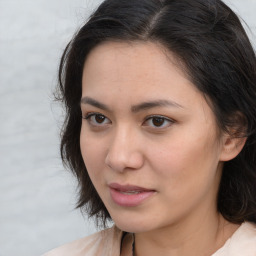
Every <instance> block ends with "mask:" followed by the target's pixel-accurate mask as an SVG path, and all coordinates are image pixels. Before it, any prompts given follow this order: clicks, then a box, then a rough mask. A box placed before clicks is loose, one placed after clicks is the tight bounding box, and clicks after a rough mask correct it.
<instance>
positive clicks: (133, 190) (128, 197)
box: [109, 183, 156, 207]
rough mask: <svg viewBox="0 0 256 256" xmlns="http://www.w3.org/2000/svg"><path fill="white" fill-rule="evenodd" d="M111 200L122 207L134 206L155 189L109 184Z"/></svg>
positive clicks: (151, 194) (150, 194) (149, 195)
mask: <svg viewBox="0 0 256 256" xmlns="http://www.w3.org/2000/svg"><path fill="white" fill-rule="evenodd" d="M109 188H110V195H111V198H112V200H113V202H114V203H115V204H117V205H119V206H123V207H135V206H138V205H140V204H142V203H143V202H144V201H145V200H146V199H148V198H150V197H151V196H153V195H154V194H155V193H156V191H155V190H152V189H147V188H143V187H138V186H133V185H120V184H117V183H111V184H109Z"/></svg>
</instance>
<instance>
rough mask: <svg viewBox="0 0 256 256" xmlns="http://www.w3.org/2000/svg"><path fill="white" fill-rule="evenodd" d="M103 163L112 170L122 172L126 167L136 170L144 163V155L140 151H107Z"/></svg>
mask: <svg viewBox="0 0 256 256" xmlns="http://www.w3.org/2000/svg"><path fill="white" fill-rule="evenodd" d="M105 164H106V165H107V166H108V167H109V168H111V169H112V170H114V171H118V172H123V171H124V170H126V169H130V170H137V169H140V168H141V167H142V166H143V164H144V157H143V155H142V154H141V153H140V152H136V151H133V152H127V151H125V152H121V151H118V152H116V153H114V152H109V153H108V154H107V156H106V159H105Z"/></svg>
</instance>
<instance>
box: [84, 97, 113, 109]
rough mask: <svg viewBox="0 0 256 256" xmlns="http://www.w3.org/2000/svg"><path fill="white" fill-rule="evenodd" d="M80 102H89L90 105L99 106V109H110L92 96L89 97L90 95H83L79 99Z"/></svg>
mask: <svg viewBox="0 0 256 256" xmlns="http://www.w3.org/2000/svg"><path fill="white" fill-rule="evenodd" d="M81 103H82V104H89V105H92V106H94V107H96V108H100V109H103V110H106V111H110V109H109V108H108V107H107V105H105V104H103V103H100V102H99V101H97V100H94V99H93V98H90V97H83V98H82V99H81Z"/></svg>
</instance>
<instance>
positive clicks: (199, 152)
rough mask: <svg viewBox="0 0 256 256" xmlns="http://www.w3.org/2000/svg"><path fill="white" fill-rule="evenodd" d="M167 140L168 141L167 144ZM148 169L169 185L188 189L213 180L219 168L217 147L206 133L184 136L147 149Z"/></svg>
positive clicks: (178, 188) (178, 189)
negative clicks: (149, 149)
mask: <svg viewBox="0 0 256 256" xmlns="http://www.w3.org/2000/svg"><path fill="white" fill-rule="evenodd" d="M168 141H169V142H168ZM150 148H151V149H152V150H151V152H150V153H149V155H150V156H151V157H150V159H152V160H151V162H150V163H151V166H152V169H153V170H156V172H158V174H159V177H162V179H163V182H165V183H167V184H168V186H166V187H168V188H169V187H172V188H177V190H176V191H180V188H184V189H185V190H187V189H188V190H190V189H192V188H195V189H196V186H201V185H202V184H203V183H209V182H211V181H212V179H213V177H214V175H215V173H216V170H217V166H218V162H219V161H218V157H219V147H218V145H217V143H216V142H215V139H214V138H213V137H212V138H210V137H209V136H208V133H204V135H203V133H201V135H200V136H199V135H197V136H191V134H188V135H187V136H186V134H185V133H183V134H182V136H176V137H175V138H173V139H171V138H170V139H169V140H167V142H165V143H163V144H162V145H161V146H158V147H153V146H152V147H150Z"/></svg>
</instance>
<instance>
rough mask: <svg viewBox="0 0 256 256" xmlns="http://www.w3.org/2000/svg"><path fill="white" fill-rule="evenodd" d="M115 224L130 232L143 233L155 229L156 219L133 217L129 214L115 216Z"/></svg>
mask: <svg viewBox="0 0 256 256" xmlns="http://www.w3.org/2000/svg"><path fill="white" fill-rule="evenodd" d="M113 220H114V223H115V225H116V226H117V227H118V228H119V229H121V230H122V231H125V232H129V233H143V232H147V231H150V230H153V229H155V228H156V227H155V221H154V220H148V221H146V220H145V219H144V218H138V219H136V218H133V216H129V217H127V218H125V217H124V218H120V217H118V218H113Z"/></svg>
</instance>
